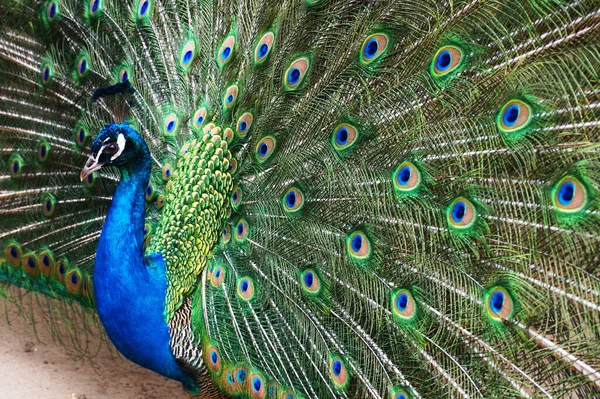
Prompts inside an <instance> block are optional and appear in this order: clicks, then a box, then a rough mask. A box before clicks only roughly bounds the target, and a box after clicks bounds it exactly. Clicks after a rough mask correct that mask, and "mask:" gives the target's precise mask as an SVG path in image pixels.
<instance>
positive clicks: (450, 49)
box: [431, 46, 463, 77]
mask: <svg viewBox="0 0 600 399" xmlns="http://www.w3.org/2000/svg"><path fill="white" fill-rule="evenodd" d="M462 61H463V52H462V50H461V49H460V48H459V47H456V46H443V47H442V48H441V49H439V50H438V51H437V53H436V54H435V56H434V57H433V60H432V61H431V70H432V72H433V74H434V76H437V77H442V76H446V75H448V74H449V73H451V72H452V71H456V70H457V68H458V67H459V66H460V65H461V64H462Z"/></svg>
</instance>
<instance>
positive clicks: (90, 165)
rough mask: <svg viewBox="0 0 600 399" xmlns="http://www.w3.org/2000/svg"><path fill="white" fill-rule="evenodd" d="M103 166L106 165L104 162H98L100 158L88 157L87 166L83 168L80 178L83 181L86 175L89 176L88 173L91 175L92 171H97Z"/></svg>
mask: <svg viewBox="0 0 600 399" xmlns="http://www.w3.org/2000/svg"><path fill="white" fill-rule="evenodd" d="M97 158H100V157H97ZM102 166H104V164H103V163H101V162H98V160H97V159H96V158H94V157H92V156H90V157H89V158H88V160H87V162H86V163H85V166H84V167H83V169H82V170H81V174H80V175H79V178H80V179H81V181H83V179H85V178H86V177H88V175H90V174H91V173H93V172H95V171H97V170H98V169H100V168H101V167H102Z"/></svg>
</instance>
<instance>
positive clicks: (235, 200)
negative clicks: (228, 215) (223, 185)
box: [231, 187, 242, 210]
mask: <svg viewBox="0 0 600 399" xmlns="http://www.w3.org/2000/svg"><path fill="white" fill-rule="evenodd" d="M241 203H242V190H241V189H240V188H239V187H236V188H235V189H234V190H233V191H232V193H231V206H232V207H233V209H234V210H236V209H237V208H238V206H239V205H240V204H241Z"/></svg>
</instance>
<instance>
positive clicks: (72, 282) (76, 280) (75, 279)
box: [64, 269, 81, 294]
mask: <svg viewBox="0 0 600 399" xmlns="http://www.w3.org/2000/svg"><path fill="white" fill-rule="evenodd" d="M64 284H65V288H66V289H67V291H69V292H70V293H71V294H79V291H80V289H81V272H80V271H79V270H77V269H71V270H69V271H68V272H67V275H66V276H65V283H64Z"/></svg>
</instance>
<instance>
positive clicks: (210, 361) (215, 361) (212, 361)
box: [203, 344, 222, 375]
mask: <svg viewBox="0 0 600 399" xmlns="http://www.w3.org/2000/svg"><path fill="white" fill-rule="evenodd" d="M203 354H204V364H206V365H208V368H209V369H210V370H211V371H212V372H213V373H215V374H216V375H220V374H221V371H222V367H221V354H220V353H219V350H218V349H217V347H216V346H215V345H212V344H210V345H208V346H207V348H205V349H204V350H203Z"/></svg>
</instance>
